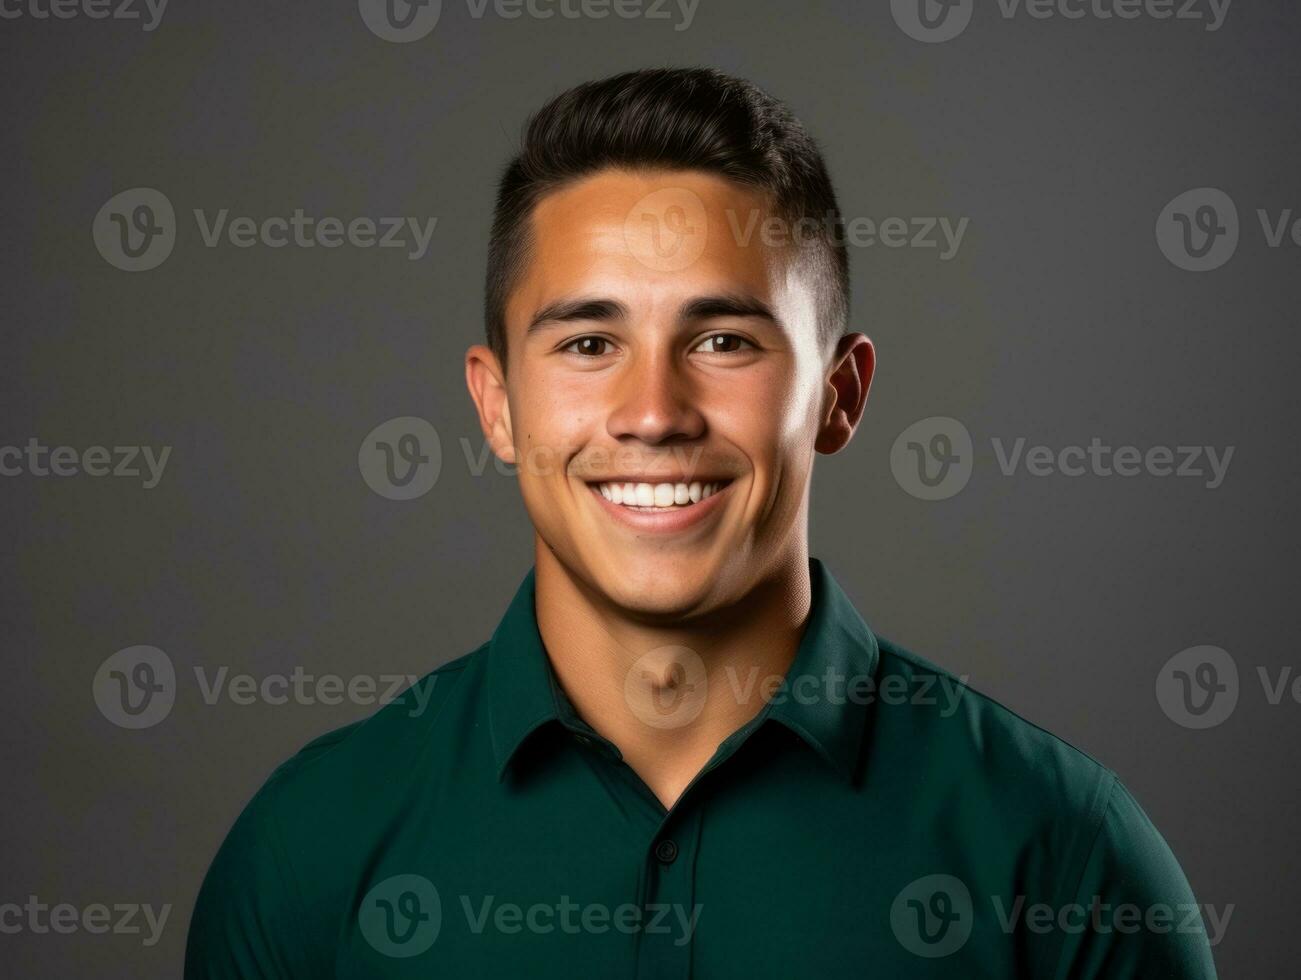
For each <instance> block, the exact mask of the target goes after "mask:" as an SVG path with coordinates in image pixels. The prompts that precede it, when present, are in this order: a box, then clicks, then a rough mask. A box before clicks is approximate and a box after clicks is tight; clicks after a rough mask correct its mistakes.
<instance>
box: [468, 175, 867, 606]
mask: <svg viewBox="0 0 1301 980" xmlns="http://www.w3.org/2000/svg"><path fill="white" fill-rule="evenodd" d="M769 214H770V212H769V211H768V210H767V208H766V205H765V200H764V198H763V197H762V195H761V194H760V193H759V192H757V191H755V190H752V189H750V188H747V187H745V186H743V185H738V184H735V183H733V182H730V181H727V180H724V179H722V178H719V177H715V176H713V175H709V174H704V173H697V172H683V171H646V172H637V173H633V172H627V171H616V170H609V171H604V172H601V173H599V174H596V175H594V176H592V177H589V178H586V179H583V180H581V181H578V182H576V183H574V184H571V185H568V186H566V187H564V188H562V189H560V190H557V191H555V192H553V193H551V194H549V195H548V196H546V197H544V198H543V199H542V201H541V202H540V203H539V204H538V205H537V207H536V208H535V210H534V213H533V216H532V222H531V232H532V234H531V239H532V250H531V253H530V255H529V258H528V262H527V267H526V269H525V270H524V271H523V272H522V274H521V277H520V280H519V281H518V283H517V284H516V286H515V288H514V291H513V293H512V294H511V297H510V299H509V301H508V304H507V310H506V321H507V351H508V353H507V361H508V370H507V371H506V372H504V373H503V372H502V370H501V366H500V365H499V364H498V363H497V361H496V359H495V358H494V357H493V356H492V354H491V353H490V352H488V351H487V349H486V348H483V347H476V348H472V349H471V351H470V354H469V355H468V362H467V378H468V380H469V383H470V387H471V391H472V392H473V393H474V396H475V399H476V402H477V404H478V406H479V410H480V414H481V418H482V420H483V423H484V428H485V430H486V431H487V432H488V435H489V438H490V440H491V442H492V445H493V449H494V451H495V452H496V453H497V454H498V455H499V456H501V457H502V458H503V459H505V460H507V461H509V462H513V463H515V464H516V465H517V468H518V473H519V481H520V488H521V491H522V492H523V495H524V502H525V506H526V507H527V509H528V512H529V516H530V518H531V519H532V521H533V524H534V527H535V528H536V530H537V533H538V535H539V536H540V537H541V538H542V541H543V542H544V543H545V545H546V546H547V547H548V548H549V549H550V551H551V552H552V553H553V554H554V555H555V557H556V558H557V560H558V561H559V562H560V563H561V564H563V565H564V566H565V568H566V569H567V570H568V571H569V572H570V573H571V574H572V575H574V576H576V577H577V578H578V579H579V580H580V581H581V582H582V583H584V584H585V585H586V586H587V587H589V588H591V589H594V590H595V591H596V592H597V593H599V594H602V595H604V596H606V597H607V598H608V599H609V600H610V601H612V602H613V603H615V604H616V605H618V606H620V607H621V608H624V609H626V610H628V611H630V612H635V613H636V614H638V615H644V616H646V617H648V618H651V619H656V618H660V617H668V618H674V619H680V618H682V617H685V616H690V615H692V614H695V613H700V612H705V611H707V610H709V609H711V608H715V607H717V606H720V605H723V604H726V603H728V602H729V601H732V600H734V599H735V598H737V597H739V596H741V595H744V594H745V593H746V592H748V591H749V590H750V589H751V588H753V587H754V585H755V584H756V583H757V582H758V581H760V580H762V579H764V578H767V577H769V576H771V575H773V574H774V573H775V572H776V571H777V570H778V569H779V567H780V565H781V563H783V562H792V561H796V560H799V561H802V560H803V558H804V555H805V546H804V536H805V534H806V523H807V522H806V507H807V492H808V486H809V477H810V473H811V467H812V463H813V456H814V452H815V444H816V446H817V448H818V449H822V450H824V451H835V450H836V449H838V448H840V446H841V445H843V443H844V441H846V440H847V439H848V436H849V431H848V430H852V426H853V423H854V422H856V421H857V417H858V416H857V411H855V410H853V409H851V410H850V414H852V419H849V420H848V430H847V429H846V425H845V422H846V419H845V418H842V417H840V416H843V415H844V414H845V413H844V411H843V410H842V411H839V412H838V411H837V387H838V383H837V382H836V380H835V379H836V378H837V377H839V375H838V374H837V370H836V369H837V360H838V359H839V357H840V355H839V354H838V355H837V357H832V356H830V352H828V351H826V350H825V348H824V346H823V345H822V343H821V342H820V341H819V339H818V338H819V334H818V319H817V318H818V308H817V304H816V302H815V279H814V276H813V273H812V272H811V271H810V270H809V268H808V267H807V266H806V264H805V263H804V262H802V261H799V260H797V259H796V256H795V253H794V251H793V250H792V249H790V248H788V247H783V246H782V243H781V240H780V239H779V238H773V236H771V235H769V236H765V235H763V234H762V233H761V232H762V229H763V227H764V221H765V220H766V219H767V218H768V217H769ZM747 235H748V236H749V237H748V239H747ZM765 238H766V240H765ZM860 342H861V344H860V347H866V349H867V353H866V354H862V353H861V349H860V353H859V356H858V357H857V358H856V357H852V356H851V357H848V358H844V360H847V361H850V362H855V363H854V364H853V365H852V366H851V368H850V371H851V373H857V374H860V375H861V374H865V375H866V377H861V378H860V381H861V387H862V393H863V394H864V395H865V394H866V386H867V382H868V381H869V380H870V371H871V355H870V350H871V349H870V345H867V344H866V342H865V341H862V339H861V338H860ZM841 349H842V350H843V349H844V344H842V346H841ZM840 370H841V373H842V374H843V371H844V367H843V365H842V367H841V369H840ZM842 403H843V398H842ZM842 409H843V405H842ZM857 410H859V411H861V400H860V403H859V404H858V406H857Z"/></svg>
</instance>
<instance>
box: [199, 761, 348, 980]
mask: <svg viewBox="0 0 1301 980" xmlns="http://www.w3.org/2000/svg"><path fill="white" fill-rule="evenodd" d="M274 790H275V778H274V777H273V778H272V780H271V782H270V783H268V784H267V785H266V786H265V787H263V788H262V790H261V791H260V792H259V793H258V794H257V796H255V797H254V798H253V800H252V801H251V802H250V803H249V805H248V806H247V807H246V808H245V810H244V812H243V813H242V814H240V816H239V819H238V820H236V821H235V825H234V826H233V827H232V828H231V830H230V833H229V834H228V835H227V836H226V840H225V842H224V843H223V844H222V845H221V849H220V850H219V851H218V852H217V856H216V857H215V858H214V859H213V862H212V866H211V867H210V868H209V869H208V873H207V875H206V876H205V878H204V881H203V886H202V888H200V890H199V896H198V899H197V900H196V903H195V908H194V915H193V917H192V918H191V920H190V930H189V936H188V938H187V940H186V947H185V980H255V978H256V980H290V978H294V980H299V978H308V977H321V976H329V975H331V971H330V969H329V967H328V966H327V967H326V968H324V969H323V968H322V967H321V965H320V964H314V963H312V962H310V957H311V950H312V947H311V945H310V944H308V943H306V942H304V941H303V936H304V932H305V928H306V927H305V919H304V914H303V903H302V900H301V895H300V893H299V892H298V890H297V886H296V884H295V882H294V880H293V878H292V875H291V869H290V868H289V864H288V860H287V857H286V853H285V849H284V847H283V846H282V838H281V836H280V828H279V826H278V824H277V821H276V817H275V811H274V799H275V795H274Z"/></svg>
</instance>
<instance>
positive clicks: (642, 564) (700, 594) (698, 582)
mask: <svg viewBox="0 0 1301 980" xmlns="http://www.w3.org/2000/svg"><path fill="white" fill-rule="evenodd" d="M631 561H632V562H633V563H634V564H636V565H638V566H639V567H637V568H635V569H630V568H629V567H628V566H627V564H626V563H622V564H619V565H614V564H611V565H609V566H606V567H605V568H603V569H602V570H601V571H599V572H597V574H595V575H594V576H593V577H592V581H593V582H594V584H595V585H596V587H597V589H599V590H600V592H601V593H602V594H604V595H605V596H606V597H608V598H609V600H610V601H611V602H613V603H615V604H616V605H618V606H620V607H622V608H624V609H627V610H629V611H632V612H636V613H638V614H640V615H642V616H645V617H648V618H653V619H669V620H673V619H681V618H683V617H685V616H688V615H691V614H692V613H696V612H699V611H700V610H701V609H702V608H703V607H706V606H708V604H709V602H710V600H711V598H712V597H713V595H714V584H715V578H714V577H713V576H712V575H710V574H709V573H708V571H707V570H705V569H703V568H702V567H701V565H700V564H699V563H692V564H693V566H694V567H692V569H691V570H690V571H689V572H688V571H684V570H683V568H682V563H681V562H680V561H677V560H672V561H670V560H663V559H661V560H656V559H653V558H652V559H644V558H643V559H641V560H638V559H636V558H634V559H631Z"/></svg>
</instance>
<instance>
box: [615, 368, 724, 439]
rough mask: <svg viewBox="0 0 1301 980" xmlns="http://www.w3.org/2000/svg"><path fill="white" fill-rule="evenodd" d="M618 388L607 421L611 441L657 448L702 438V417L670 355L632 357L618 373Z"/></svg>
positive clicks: (689, 388) (685, 379)
mask: <svg viewBox="0 0 1301 980" xmlns="http://www.w3.org/2000/svg"><path fill="white" fill-rule="evenodd" d="M617 386H618V387H617V389H616V392H615V402H614V409H613V411H611V413H610V416H609V418H608V420H607V421H606V429H607V431H608V432H609V434H610V435H611V436H612V437H613V438H615V439H618V440H620V441H627V440H630V439H635V440H637V441H639V442H643V443H646V444H647V445H659V444H661V443H665V442H671V441H677V440H688V439H699V438H700V437H701V436H702V435H704V432H705V419H704V416H703V415H702V414H701V413H700V411H699V409H698V408H697V407H696V404H695V399H694V398H693V395H692V390H691V385H690V383H689V380H688V379H687V378H685V377H684V376H683V372H682V371H681V369H680V366H679V365H677V364H676V363H675V358H674V357H673V356H672V355H671V354H669V353H667V352H665V353H660V352H655V353H650V352H643V353H642V354H640V355H637V356H635V357H634V358H633V359H632V361H631V363H629V364H627V365H626V366H625V367H624V369H623V370H622V371H621V372H620V377H619V379H618V381H617Z"/></svg>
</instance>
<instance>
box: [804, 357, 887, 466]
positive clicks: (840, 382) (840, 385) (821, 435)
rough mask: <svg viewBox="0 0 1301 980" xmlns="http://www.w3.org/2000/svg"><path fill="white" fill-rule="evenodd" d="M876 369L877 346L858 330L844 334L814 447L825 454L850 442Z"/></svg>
mask: <svg viewBox="0 0 1301 980" xmlns="http://www.w3.org/2000/svg"><path fill="white" fill-rule="evenodd" d="M875 371H876V349H875V348H874V347H873V346H872V341H870V340H869V339H868V338H867V337H866V336H865V335H863V334H861V333H852V334H846V335H845V336H844V337H841V338H840V341H839V343H838V344H837V345H836V353H835V356H834V357H833V358H832V360H831V370H830V373H829V374H828V375H827V380H826V389H827V394H826V400H827V404H828V409H827V410H826V411H824V413H823V415H822V425H821V426H820V428H819V429H818V436H817V439H816V441H815V442H814V448H815V449H816V450H817V451H818V452H820V453H824V454H826V455H830V454H832V453H837V452H840V450H842V449H844V448H845V446H847V445H848V444H849V440H850V439H851V438H852V437H853V435H854V430H855V429H856V428H857V427H858V423H859V420H860V419H861V418H862V417H863V409H864V408H865V407H866V405H867V392H868V389H869V388H870V387H871V386H872V375H873V374H874V373H875Z"/></svg>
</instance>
